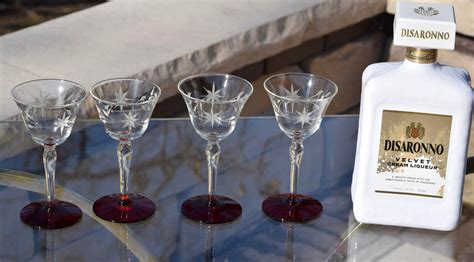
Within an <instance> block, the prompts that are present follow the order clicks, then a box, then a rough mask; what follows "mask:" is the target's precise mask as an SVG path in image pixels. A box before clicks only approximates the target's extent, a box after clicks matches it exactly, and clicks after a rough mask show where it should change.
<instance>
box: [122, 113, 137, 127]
mask: <svg viewBox="0 0 474 262" xmlns="http://www.w3.org/2000/svg"><path fill="white" fill-rule="evenodd" d="M124 116H125V120H124V121H123V127H125V128H133V127H136V124H135V122H136V121H137V120H138V118H137V114H132V112H128V114H124Z"/></svg>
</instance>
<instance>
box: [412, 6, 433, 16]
mask: <svg viewBox="0 0 474 262" xmlns="http://www.w3.org/2000/svg"><path fill="white" fill-rule="evenodd" d="M413 12H415V13H416V14H419V15H422V16H435V15H438V14H439V11H438V10H436V9H434V8H433V7H431V6H429V7H427V8H426V9H425V8H424V7H423V6H419V7H417V8H415V9H413Z"/></svg>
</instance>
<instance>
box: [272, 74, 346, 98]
mask: <svg viewBox="0 0 474 262" xmlns="http://www.w3.org/2000/svg"><path fill="white" fill-rule="evenodd" d="M283 75H304V76H309V77H313V78H318V79H322V80H326V81H328V82H329V83H331V84H332V85H333V86H334V89H335V92H334V94H332V95H330V96H328V97H325V98H311V97H309V98H303V99H298V100H294V99H290V98H287V97H284V96H281V95H277V94H275V93H274V92H272V91H270V90H269V89H268V87H267V82H269V81H270V80H272V79H273V78H277V77H280V76H283ZM263 88H264V89H265V91H267V93H269V94H271V95H272V96H275V97H278V98H280V99H284V100H287V101H301V102H308V101H309V102H317V101H324V100H329V99H333V98H334V96H336V95H337V93H338V92H339V88H338V87H337V85H336V83H334V81H332V80H331V79H329V78H327V77H324V76H320V75H315V74H310V73H301V72H289V73H280V74H276V75H272V76H270V77H268V78H267V79H265V81H264V82H263Z"/></svg>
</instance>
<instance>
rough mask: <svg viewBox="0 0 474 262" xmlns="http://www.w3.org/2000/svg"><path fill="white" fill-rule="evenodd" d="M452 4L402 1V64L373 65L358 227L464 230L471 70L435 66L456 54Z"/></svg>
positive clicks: (358, 180)
mask: <svg viewBox="0 0 474 262" xmlns="http://www.w3.org/2000/svg"><path fill="white" fill-rule="evenodd" d="M455 27H456V24H455V21H454V10H453V7H452V5H446V4H429V3H408V2H399V3H397V11H396V17H395V23H394V44H395V45H402V46H409V48H407V57H406V59H405V61H403V62H395V63H378V64H373V65H370V66H369V67H367V68H366V69H365V71H364V74H363V77H362V86H363V87H362V98H361V112H360V119H359V134H358V141H357V153H356V162H355V167H354V174H353V180H352V200H353V203H354V209H353V210H354V215H355V218H356V219H357V221H359V222H361V223H369V224H383V225H395V226H407V227H417V228H428V229H436V230H452V229H455V228H456V227H457V225H458V224H459V219H460V214H461V206H462V189H463V183H464V172H465V162H466V153H467V145H468V139H469V130H470V124H471V107H472V91H471V86H470V84H469V81H470V78H469V74H468V73H467V71H466V70H464V69H461V68H455V67H451V66H445V65H440V64H438V63H436V54H437V51H436V49H451V50H452V49H454V39H455V33H456V31H455V29H456V28H455Z"/></svg>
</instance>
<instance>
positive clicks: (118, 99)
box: [114, 88, 128, 111]
mask: <svg viewBox="0 0 474 262" xmlns="http://www.w3.org/2000/svg"><path fill="white" fill-rule="evenodd" d="M127 94H128V91H127V92H125V93H124V92H123V90H122V88H120V89H119V91H118V92H115V93H114V96H115V99H114V102H115V103H117V104H118V105H119V107H120V111H122V110H123V106H124V105H125V104H127Z"/></svg>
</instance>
